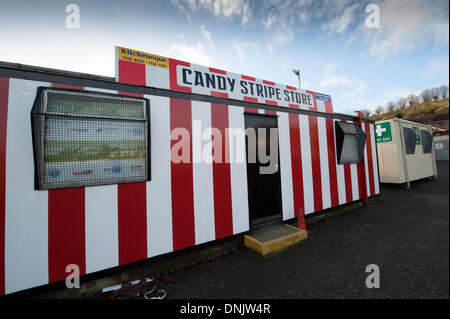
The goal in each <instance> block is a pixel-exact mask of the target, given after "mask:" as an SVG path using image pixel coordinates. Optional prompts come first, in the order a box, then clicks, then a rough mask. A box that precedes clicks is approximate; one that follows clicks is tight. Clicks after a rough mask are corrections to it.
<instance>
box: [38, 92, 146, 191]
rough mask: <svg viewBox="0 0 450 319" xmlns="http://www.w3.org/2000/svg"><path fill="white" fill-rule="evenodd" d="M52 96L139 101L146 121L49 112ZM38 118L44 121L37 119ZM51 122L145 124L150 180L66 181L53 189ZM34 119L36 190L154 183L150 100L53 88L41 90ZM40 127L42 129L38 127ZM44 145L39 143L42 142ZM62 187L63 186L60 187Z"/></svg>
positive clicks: (143, 119) (124, 95)
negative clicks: (48, 154)
mask: <svg viewBox="0 0 450 319" xmlns="http://www.w3.org/2000/svg"><path fill="white" fill-rule="evenodd" d="M49 92H59V93H64V94H69V95H70V94H73V95H74V96H83V97H86V96H87V97H95V98H104V99H108V98H110V99H113V98H115V99H117V98H119V99H124V100H138V101H139V102H142V103H143V105H142V106H143V117H142V118H132V117H121V116H107V115H104V116H103V115H102V116H98V115H91V114H89V115H82V114H70V113H63V112H48V111H47V108H48V93H49ZM37 117H41V118H40V119H37ZM49 117H50V118H66V119H67V120H69V121H70V120H94V121H97V122H98V121H102V120H103V121H105V122H110V123H111V122H113V121H115V122H142V123H144V126H145V128H146V131H147V134H146V136H145V143H144V144H145V147H146V154H145V155H146V158H145V161H144V162H145V165H146V169H147V171H146V174H145V175H146V176H145V178H142V177H139V178H137V177H134V179H135V180H132V179H133V177H126V178H125V179H126V180H125V181H123V182H122V181H111V179H109V181H108V179H107V178H103V179H102V178H98V179H95V180H91V181H79V182H76V181H65V182H58V183H55V184H51V185H49V184H48V183H45V182H44V181H45V180H44V177H43V175H44V173H45V163H46V162H45V160H44V155H45V142H46V138H45V125H46V123H47V121H48V119H49ZM30 118H31V132H32V144H33V164H34V188H35V190H52V189H64V188H76V187H90V186H102V185H105V186H106V185H118V184H127V183H140V182H146V181H150V180H151V130H150V129H151V121H150V100H149V99H147V98H143V97H135V96H132V95H126V94H115V93H109V92H98V91H89V90H77V89H66V88H53V87H38V88H37V93H36V97H35V100H34V103H33V107H32V109H31V112H30ZM37 125H40V127H39V128H38V127H36V126H37ZM38 139H39V140H40V141H41V142H40V143H39V140H38ZM58 184H59V185H58Z"/></svg>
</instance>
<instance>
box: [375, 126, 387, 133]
mask: <svg viewBox="0 0 450 319" xmlns="http://www.w3.org/2000/svg"><path fill="white" fill-rule="evenodd" d="M375 132H376V133H377V136H381V135H383V133H384V132H386V128H385V127H381V125H377V129H376V130H375Z"/></svg>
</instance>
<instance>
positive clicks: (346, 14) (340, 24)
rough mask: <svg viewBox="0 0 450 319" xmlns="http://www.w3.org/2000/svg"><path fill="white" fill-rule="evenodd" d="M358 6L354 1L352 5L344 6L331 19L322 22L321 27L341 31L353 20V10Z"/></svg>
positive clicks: (354, 16) (354, 17)
mask: <svg viewBox="0 0 450 319" xmlns="http://www.w3.org/2000/svg"><path fill="white" fill-rule="evenodd" d="M359 7H360V5H359V3H355V4H353V5H352V6H350V7H347V8H345V9H344V11H343V12H342V13H339V14H338V15H337V16H336V17H334V18H333V19H332V20H331V21H328V22H325V23H323V24H322V29H323V30H330V31H331V32H336V33H343V32H344V31H345V30H347V28H348V26H349V25H350V24H351V23H353V22H354V21H355V19H356V15H355V12H356V10H357V9H358V8H359Z"/></svg>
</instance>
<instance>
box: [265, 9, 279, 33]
mask: <svg viewBox="0 0 450 319" xmlns="http://www.w3.org/2000/svg"><path fill="white" fill-rule="evenodd" d="M276 21H277V16H276V14H275V13H273V12H269V13H268V14H267V18H266V19H265V20H263V21H262V23H263V25H264V27H266V28H267V29H270V27H271V26H272V24H274V23H275V22H276Z"/></svg>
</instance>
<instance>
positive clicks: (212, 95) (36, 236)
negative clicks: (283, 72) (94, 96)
mask: <svg viewBox="0 0 450 319" xmlns="http://www.w3.org/2000/svg"><path fill="white" fill-rule="evenodd" d="M121 49H123V48H119V47H117V48H116V50H117V55H116V56H117V65H116V78H115V79H113V78H107V77H99V76H92V75H86V74H79V73H72V72H65V71H59V70H51V69H45V68H37V67H29V66H22V65H16V64H10V63H0V295H3V294H8V293H12V292H17V291H21V290H24V289H29V288H33V287H37V286H41V285H46V284H49V283H53V282H58V281H62V280H65V278H66V277H67V275H68V273H67V272H66V267H67V265H70V264H76V265H78V266H79V268H80V273H81V274H82V275H83V274H88V273H93V272H97V271H100V270H104V269H108V268H112V267H116V266H120V265H124V264H128V263H132V262H135V261H139V260H143V259H146V258H150V257H154V256H158V255H161V254H165V253H169V252H173V251H176V250H180V249H183V248H186V247H191V246H195V245H199V244H202V243H206V242H210V241H214V240H216V239H219V238H223V237H227V236H231V235H234V234H239V233H243V232H246V231H249V230H250V229H251V228H252V224H253V223H252V214H253V212H252V207H251V205H249V201H250V198H249V196H255V194H253V195H249V179H248V171H247V170H248V165H247V163H246V162H245V161H244V162H239V161H232V160H228V161H227V160H226V161H219V162H216V161H210V162H205V161H202V160H199V158H198V154H199V153H201V152H202V149H204V148H205V147H206V146H207V145H210V146H212V149H214V151H217V149H218V148H219V147H220V148H221V151H222V153H223V154H228V156H233V155H236V154H238V153H240V154H246V149H245V147H246V145H245V144H242V143H241V144H239V143H233V142H232V141H231V140H230V136H229V133H228V132H229V131H228V130H229V129H236V130H239V129H241V130H245V129H246V118H249V117H252V116H253V117H261V118H263V119H264V118H266V119H269V120H271V121H272V120H273V121H274V122H273V123H276V125H277V127H278V148H279V165H278V166H277V169H278V168H279V171H278V173H279V178H278V177H277V179H278V180H279V182H277V183H279V212H276V213H277V214H274V216H279V217H277V218H278V219H279V220H280V221H286V220H290V219H293V218H296V217H298V216H299V214H305V215H307V214H312V213H316V212H319V211H323V210H325V209H328V208H330V207H336V206H339V205H343V204H346V203H349V202H353V201H358V200H361V199H362V198H363V197H364V194H367V196H373V195H376V194H378V193H379V192H380V189H379V178H378V168H377V155H376V154H377V153H376V146H375V137H374V122H373V121H371V120H368V119H363V120H362V124H361V126H360V127H361V128H362V130H363V131H364V132H365V134H366V141H365V145H364V154H363V159H362V161H361V162H360V163H350V164H338V159H337V145H336V133H335V132H336V131H335V126H336V123H337V122H342V121H344V122H347V123H354V122H356V121H357V120H358V119H357V118H356V117H354V116H350V115H342V114H335V113H333V106H332V102H331V98H330V97H329V96H328V95H324V94H319V93H316V92H312V91H305V90H300V89H298V88H294V87H289V86H283V85H280V84H277V83H273V82H270V81H263V80H259V79H255V78H253V77H250V76H244V75H238V74H234V73H230V72H226V71H222V70H218V69H213V68H206V67H202V66H197V65H193V64H190V63H186V62H182V61H177V60H173V59H166V60H164V58H163V57H160V59H159V61H158V60H155V57H157V56H154V55H148V56H145V57H143V58H142V57H139V60H136V61H138V62H136V61H134V62H133V61H130V57H131V58H133V54H128V56H129V57H128V59H129V60H128V61H125V60H124V59H123V58H124V57H123V55H126V54H125V53H126V52H125V53H123V54H122V53H121V52H120V50H121ZM127 52H128V53H130V52H133V51H132V50H130V51H127ZM151 57H153V60H151V59H150V58H151ZM134 58H136V56H134ZM147 60H150V62H149V61H147ZM155 61H156V62H155ZM155 63H156V66H155ZM158 63H160V66H158ZM163 66H166V67H163ZM186 70H188V71H186ZM200 73H202V74H200ZM206 74H208V75H206ZM212 75H220V76H222V77H223V78H225V81H226V82H225V83H228V85H227V87H224V86H223V82H222V83H220V82H219V81H217V78H216V82H215V84H216V87H213V85H212V83H213V81H212V80H211V79H212ZM201 76H204V77H203V79H202V80H203V84H204V85H205V86H204V87H199V86H196V85H195V83H200V82H201V81H202V80H200V77H201ZM196 77H198V78H197V79H196ZM183 78H184V80H185V82H183ZM205 79H208V80H209V81H210V82H209V83H210V87H206V82H205ZM220 79H222V78H220ZM221 81H223V80H221ZM241 81H243V82H241ZM233 83H234V85H232V84H233ZM243 83H245V84H243ZM250 83H253V84H250ZM183 84H186V85H184V86H183ZM219 84H222V85H219ZM256 84H259V86H257V85H256ZM245 86H246V87H245ZM251 87H252V88H255V90H256V88H258V89H259V88H261V87H263V90H266V92H264V93H263V94H262V95H263V96H261V94H259V95H258V92H256V91H255V92H253V93H254V94H252V91H251V90H250V88H251ZM39 88H55V89H68V90H75V91H78V90H81V91H86V92H98V93H102V94H103V93H109V94H115V95H124V96H133V97H143V98H145V99H148V100H149V101H150V108H149V109H150V114H149V118H150V124H149V127H150V135H149V136H150V149H149V151H150V152H149V153H150V154H151V156H150V157H151V160H150V167H151V174H150V175H151V177H150V178H149V180H147V181H141V182H133V183H113V184H109V185H98V186H77V187H65V188H52V189H36V161H35V156H36V154H34V149H33V134H32V122H31V121H30V113H31V111H32V107H33V104H34V102H35V99H36V96H37V93H38V90H39ZM245 88H246V89H247V90H245ZM269 88H273V89H270V90H269ZM238 89H239V91H237V90H238ZM260 93H261V92H260ZM297 93H298V94H297ZM302 95H303V96H302ZM287 97H290V98H289V101H287ZM280 98H281V99H280ZM297 98H299V100H297ZM298 102H299V103H298ZM309 103H310V104H309ZM199 125H200V126H201V127H199ZM177 128H183V129H184V130H186V131H187V132H189V133H190V134H189V137H188V138H189V143H188V148H189V161H187V162H174V161H173V160H171V157H172V156H173V154H172V153H171V149H172V148H173V146H174V145H175V144H176V143H177V140H176V139H174V137H173V136H172V134H171V132H173V131H174V130H175V129H177ZM205 129H206V130H205ZM207 129H210V130H209V131H208V130H207ZM211 129H214V130H215V131H218V132H220V133H221V134H219V135H218V136H219V139H221V140H218V138H215V137H216V136H214V134H212V133H211ZM205 132H206V133H205ZM199 134H200V135H201V137H199ZM230 154H231V155H230ZM268 178H269V177H268ZM271 178H273V177H271ZM274 185H275V184H274ZM262 186H263V187H265V188H269V189H274V190H275V189H276V187H275V186H273V185H262ZM273 193H277V191H273ZM269 217H270V216H269Z"/></svg>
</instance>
